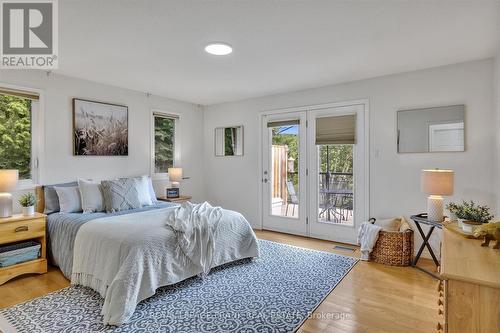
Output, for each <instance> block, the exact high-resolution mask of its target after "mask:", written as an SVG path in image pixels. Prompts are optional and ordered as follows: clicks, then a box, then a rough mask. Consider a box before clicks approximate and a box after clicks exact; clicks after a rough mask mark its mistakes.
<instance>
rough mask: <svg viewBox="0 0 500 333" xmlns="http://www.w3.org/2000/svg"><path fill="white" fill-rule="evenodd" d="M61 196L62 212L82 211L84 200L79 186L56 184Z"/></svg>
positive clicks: (58, 194) (58, 193) (57, 191)
mask: <svg viewBox="0 0 500 333" xmlns="http://www.w3.org/2000/svg"><path fill="white" fill-rule="evenodd" d="M54 190H56V193H57V196H58V197H59V207H60V210H59V211H60V212H61V213H77V212H81V211H82V201H81V196H80V190H79V189H78V186H70V187H57V186H54Z"/></svg>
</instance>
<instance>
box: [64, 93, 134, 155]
mask: <svg viewBox="0 0 500 333" xmlns="http://www.w3.org/2000/svg"><path fill="white" fill-rule="evenodd" d="M73 141H74V142H73V146H74V155H97V156H127V155H128V108H127V107H126V106H122V105H115V104H109V103H99V102H93V101H86V100H83V99H78V98H74V99H73Z"/></svg>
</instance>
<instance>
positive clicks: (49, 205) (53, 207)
mask: <svg viewBox="0 0 500 333" xmlns="http://www.w3.org/2000/svg"><path fill="white" fill-rule="evenodd" d="M72 186H78V182H71V183H62V184H53V185H45V186H44V187H43V193H44V197H45V209H44V213H45V214H52V213H57V212H58V211H59V210H60V207H59V197H58V196H57V192H56V190H55V189H54V187H72Z"/></svg>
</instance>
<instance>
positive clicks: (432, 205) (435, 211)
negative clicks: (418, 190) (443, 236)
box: [427, 195, 444, 222]
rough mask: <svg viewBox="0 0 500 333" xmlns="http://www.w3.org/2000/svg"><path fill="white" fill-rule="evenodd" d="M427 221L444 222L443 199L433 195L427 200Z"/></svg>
mask: <svg viewBox="0 0 500 333" xmlns="http://www.w3.org/2000/svg"><path fill="white" fill-rule="evenodd" d="M427 219H429V220H430V221H437V222H442V221H443V220H444V215H443V197H441V196H439V195H431V196H429V197H428V198H427Z"/></svg>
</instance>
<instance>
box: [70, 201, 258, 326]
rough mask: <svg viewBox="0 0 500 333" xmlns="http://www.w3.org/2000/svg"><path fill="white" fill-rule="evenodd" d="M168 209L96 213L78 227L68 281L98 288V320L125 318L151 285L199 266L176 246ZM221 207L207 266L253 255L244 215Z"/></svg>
mask: <svg viewBox="0 0 500 333" xmlns="http://www.w3.org/2000/svg"><path fill="white" fill-rule="evenodd" d="M173 209H175V208H165V209H158V210H152V211H147V212H141V213H137V214H129V215H121V216H112V217H105V218H101V219H96V220H92V221H90V222H88V223H86V224H85V225H83V226H82V227H81V228H80V230H79V231H78V234H77V235H76V239H75V246H74V258H73V273H72V276H71V283H72V284H75V285H83V286H87V287H90V288H92V289H94V290H95V291H97V292H99V293H100V295H101V296H102V297H103V298H104V305H103V308H102V314H103V316H104V318H103V322H104V324H108V325H120V324H122V323H125V322H127V321H128V320H129V319H130V317H131V316H132V314H133V313H134V311H135V308H136V305H137V304H138V303H139V302H140V301H142V300H144V299H146V298H148V297H150V296H152V295H154V293H155V291H156V289H157V288H159V287H161V286H165V285H170V284H174V283H177V282H180V281H182V280H185V279H187V278H189V277H192V276H195V275H198V274H200V273H202V272H203V269H202V266H200V265H197V264H194V263H193V262H192V261H191V259H189V258H188V257H187V256H186V255H185V254H184V253H183V251H179V243H178V242H177V237H176V233H175V232H174V231H173V230H172V228H170V227H169V226H167V225H166V221H167V217H168V216H169V215H170V214H171V213H172V212H173V211H172V210H173ZM221 213H222V215H221V216H220V220H219V221H218V223H217V225H216V228H215V230H214V233H213V240H214V248H213V254H212V258H211V260H210V261H211V267H216V266H219V265H222V264H225V263H228V262H231V261H234V260H238V259H243V258H249V257H257V256H258V255H259V249H258V242H257V238H256V237H255V234H254V232H253V230H252V228H251V227H250V225H249V223H248V222H247V221H246V219H245V218H244V217H243V216H242V215H241V214H239V213H236V212H234V211H229V210H224V209H222V210H221Z"/></svg>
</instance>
